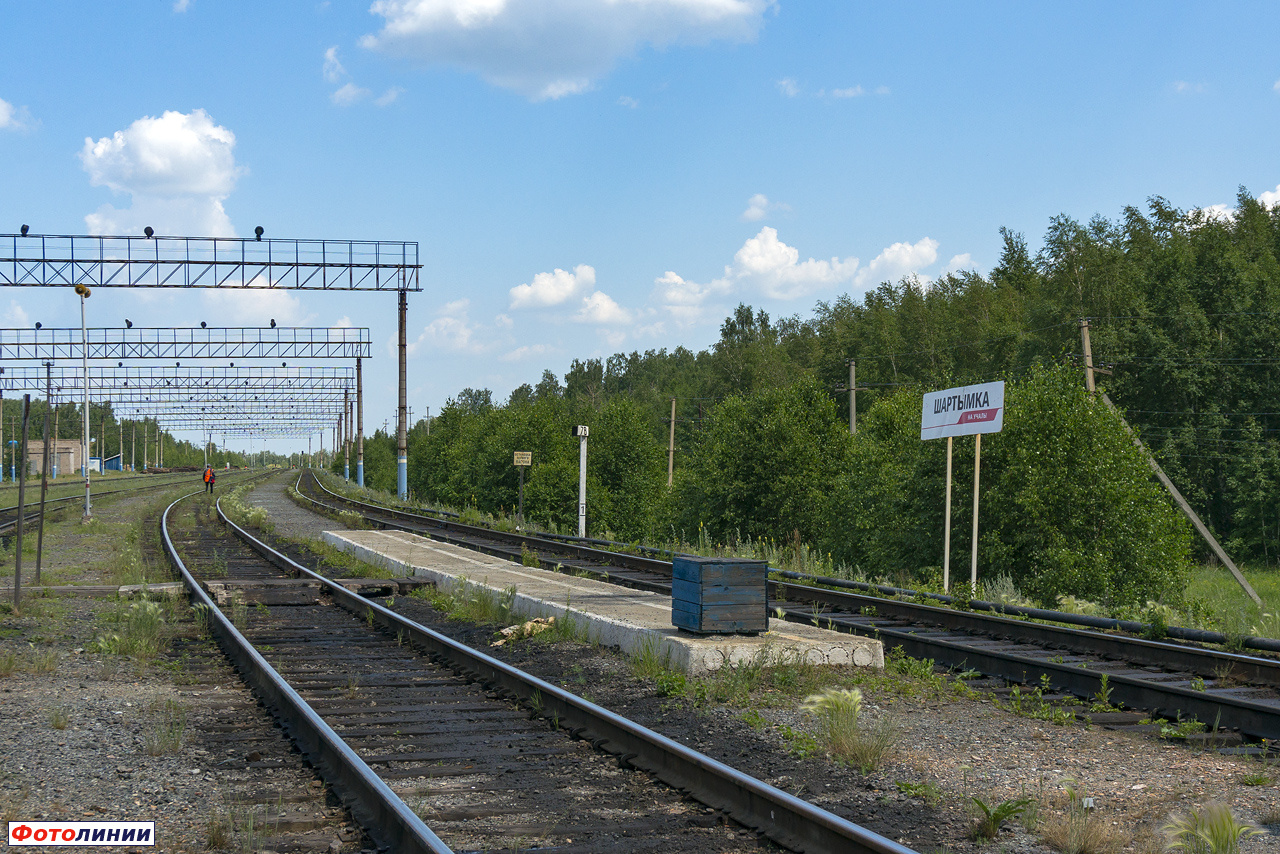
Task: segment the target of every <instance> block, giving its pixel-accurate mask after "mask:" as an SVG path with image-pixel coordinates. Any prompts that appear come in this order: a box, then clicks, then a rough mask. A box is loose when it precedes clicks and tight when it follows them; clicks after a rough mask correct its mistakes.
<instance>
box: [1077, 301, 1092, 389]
mask: <svg viewBox="0 0 1280 854" xmlns="http://www.w3.org/2000/svg"><path fill="white" fill-rule="evenodd" d="M1080 343H1081V344H1082V345H1083V346H1084V387H1085V388H1086V389H1088V390H1089V394H1093V392H1094V390H1095V387H1094V384H1093V348H1092V347H1090V346H1089V321H1088V320H1086V319H1085V318H1083V317H1082V318H1080Z"/></svg>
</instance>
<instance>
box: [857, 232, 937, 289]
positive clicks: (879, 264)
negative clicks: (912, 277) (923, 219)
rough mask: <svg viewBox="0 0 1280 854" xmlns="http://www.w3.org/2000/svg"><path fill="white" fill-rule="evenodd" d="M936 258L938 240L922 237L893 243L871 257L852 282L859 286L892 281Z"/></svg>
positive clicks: (915, 270)
mask: <svg viewBox="0 0 1280 854" xmlns="http://www.w3.org/2000/svg"><path fill="white" fill-rule="evenodd" d="M937 260H938V241H936V240H934V239H932V238H929V237H922V238H920V240H918V241H916V242H915V243H895V244H893V245H892V246H890V247H888V248H886V249H885V250H884V251H883V252H881V253H880V254H879V255H877V256H876V257H875V258H872V259H871V263H870V264H868V265H867V266H866V267H864V268H863V269H862V270H859V271H858V275H857V278H856V279H855V280H854V284H856V285H858V286H859V287H863V286H868V285H874V284H876V283H878V282H893V281H897V280H898V279H900V278H902V277H903V276H906V275H909V274H911V273H916V272H918V271H919V270H920V269H921V268H923V267H928V266H929V265H930V264H932V263H933V262H935V261H937Z"/></svg>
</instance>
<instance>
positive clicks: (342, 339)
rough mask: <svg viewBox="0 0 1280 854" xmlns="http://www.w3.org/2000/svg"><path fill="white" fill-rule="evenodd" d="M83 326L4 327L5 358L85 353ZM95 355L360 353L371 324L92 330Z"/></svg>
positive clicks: (1, 347)
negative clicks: (355, 325) (70, 327)
mask: <svg viewBox="0 0 1280 854" xmlns="http://www.w3.org/2000/svg"><path fill="white" fill-rule="evenodd" d="M84 346H85V341H84V339H83V338H82V336H81V331H80V330H79V329H49V328H43V329H0V361H43V360H45V359H63V360H65V359H80V358H82V353H83V350H84ZM88 349H89V358H90V359H117V360H119V359H295V360H297V359H360V358H365V359H367V358H369V356H370V339H369V329H368V327H332V328H326V327H319V328H313V327H304V326H277V327H258V326H248V327H217V328H208V329H202V328H198V327H177V328H172V327H146V328H132V327H131V328H127V329H117V328H103V329H97V328H95V329H90V330H88Z"/></svg>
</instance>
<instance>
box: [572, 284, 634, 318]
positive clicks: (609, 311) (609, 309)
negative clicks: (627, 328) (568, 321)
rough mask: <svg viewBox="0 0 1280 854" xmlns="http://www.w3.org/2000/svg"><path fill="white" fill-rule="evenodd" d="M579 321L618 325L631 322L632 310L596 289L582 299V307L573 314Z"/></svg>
mask: <svg viewBox="0 0 1280 854" xmlns="http://www.w3.org/2000/svg"><path fill="white" fill-rule="evenodd" d="M573 319H574V320H576V321H577V322H579V323H595V324H599V325H601V326H618V325H621V324H624V323H630V322H631V312H629V311H627V310H626V309H624V308H623V307H622V306H620V305H618V304H617V303H616V302H614V300H613V298H612V297H610V296H609V295H608V294H606V293H604V292H603V291H596V292H595V293H593V294H591V295H590V296H588V297H586V298H585V299H583V301H582V308H580V309H579V310H578V313H577V314H575V315H574V316H573Z"/></svg>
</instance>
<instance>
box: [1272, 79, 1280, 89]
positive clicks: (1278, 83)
mask: <svg viewBox="0 0 1280 854" xmlns="http://www.w3.org/2000/svg"><path fill="white" fill-rule="evenodd" d="M1271 91H1273V92H1280V80H1277V81H1276V85H1274V86H1272V87H1271Z"/></svg>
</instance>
